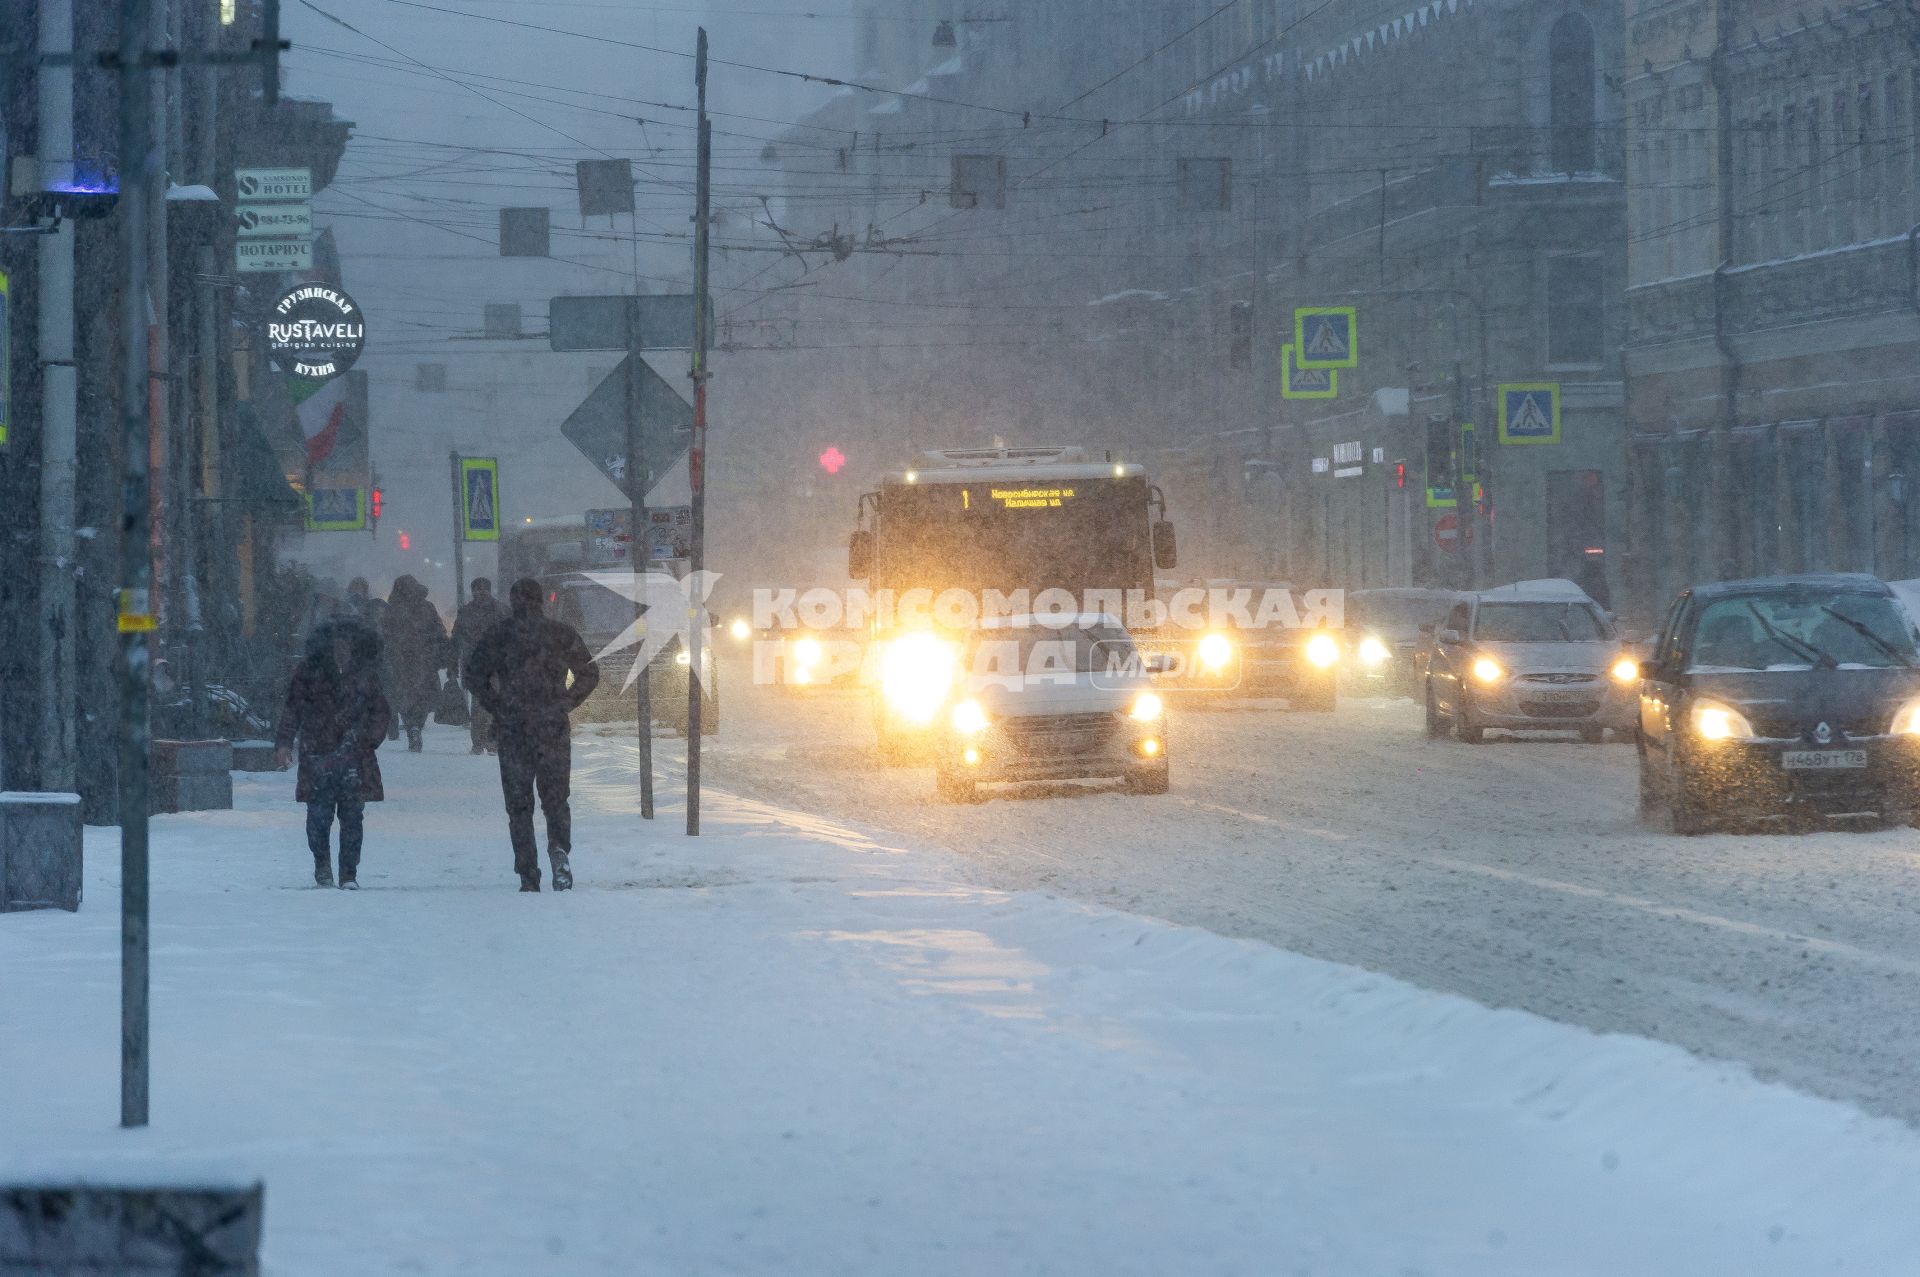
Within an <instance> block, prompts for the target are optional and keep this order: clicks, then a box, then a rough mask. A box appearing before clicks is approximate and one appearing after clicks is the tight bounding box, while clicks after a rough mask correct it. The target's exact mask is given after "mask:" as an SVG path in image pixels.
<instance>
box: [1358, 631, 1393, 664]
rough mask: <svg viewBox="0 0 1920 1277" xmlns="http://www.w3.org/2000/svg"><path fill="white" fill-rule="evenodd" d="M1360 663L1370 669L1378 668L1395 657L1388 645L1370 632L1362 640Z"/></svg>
mask: <svg viewBox="0 0 1920 1277" xmlns="http://www.w3.org/2000/svg"><path fill="white" fill-rule="evenodd" d="M1359 656H1360V663H1361V664H1362V665H1364V666H1366V667H1367V668H1368V669H1377V668H1379V667H1380V666H1382V665H1385V664H1386V663H1387V662H1388V661H1390V660H1392V659H1393V653H1392V652H1390V651H1388V650H1387V645H1386V644H1385V643H1382V642H1381V641H1380V640H1379V639H1377V638H1375V637H1374V636H1373V635H1371V634H1369V635H1367V636H1366V637H1365V638H1363V639H1361V640H1360V652H1359Z"/></svg>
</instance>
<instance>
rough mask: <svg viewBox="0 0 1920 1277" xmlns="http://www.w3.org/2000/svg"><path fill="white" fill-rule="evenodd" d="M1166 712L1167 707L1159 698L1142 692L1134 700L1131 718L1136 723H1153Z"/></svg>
mask: <svg viewBox="0 0 1920 1277" xmlns="http://www.w3.org/2000/svg"><path fill="white" fill-rule="evenodd" d="M1165 712H1166V706H1164V705H1162V704H1161V703H1160V698H1159V697H1158V696H1156V695H1155V694H1154V693H1152V692H1142V693H1140V695H1138V696H1136V697H1135V698H1134V701H1133V709H1132V710H1131V711H1130V716H1131V717H1132V718H1133V720H1134V721H1135V722H1136V723H1151V722H1153V721H1154V720H1155V719H1157V718H1159V717H1160V715H1161V714H1163V713H1165Z"/></svg>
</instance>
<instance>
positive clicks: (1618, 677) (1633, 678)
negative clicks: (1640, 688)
mask: <svg viewBox="0 0 1920 1277" xmlns="http://www.w3.org/2000/svg"><path fill="white" fill-rule="evenodd" d="M1607 672H1608V673H1610V674H1612V675H1613V681H1614V682H1616V683H1637V682H1639V681H1640V662H1638V661H1636V660H1634V659H1633V658H1632V657H1631V656H1623V657H1621V658H1620V659H1619V660H1617V661H1615V662H1614V663H1613V668H1612V669H1611V670H1609V671H1607Z"/></svg>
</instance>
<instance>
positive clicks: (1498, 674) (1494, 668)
mask: <svg viewBox="0 0 1920 1277" xmlns="http://www.w3.org/2000/svg"><path fill="white" fill-rule="evenodd" d="M1473 676H1474V677H1475V678H1476V679H1478V680H1479V681H1480V682H1482V683H1498V682H1499V681H1500V680H1501V679H1503V678H1505V677H1506V676H1507V672H1506V671H1505V670H1503V669H1501V668H1500V662H1498V661H1495V660H1491V659H1489V658H1487V657H1485V656H1483V657H1481V658H1480V659H1479V660H1477V661H1475V662H1474V663H1473Z"/></svg>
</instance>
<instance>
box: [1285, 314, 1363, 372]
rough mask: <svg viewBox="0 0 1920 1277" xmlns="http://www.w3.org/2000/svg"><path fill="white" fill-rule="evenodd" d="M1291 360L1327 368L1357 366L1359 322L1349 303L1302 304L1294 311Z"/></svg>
mask: <svg viewBox="0 0 1920 1277" xmlns="http://www.w3.org/2000/svg"><path fill="white" fill-rule="evenodd" d="M1293 352H1294V362H1295V363H1297V364H1298V365H1299V366H1300V367H1301V368H1311V369H1319V370H1322V371H1324V370H1327V369H1333V368H1357V367H1359V366H1360V321H1359V318H1358V316H1357V315H1356V313H1355V311H1354V308H1353V307H1351V306H1301V307H1299V308H1297V309H1296V310H1295V311H1294V312H1293Z"/></svg>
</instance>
